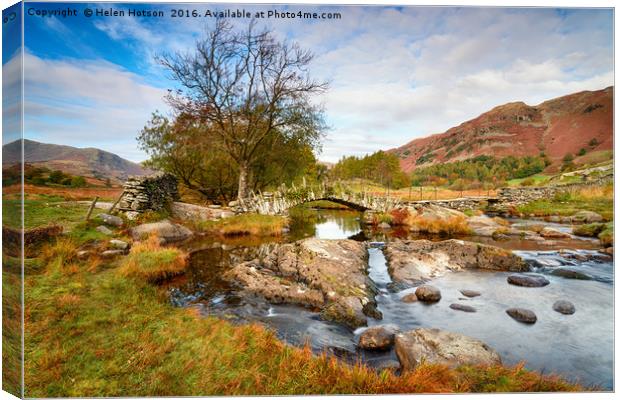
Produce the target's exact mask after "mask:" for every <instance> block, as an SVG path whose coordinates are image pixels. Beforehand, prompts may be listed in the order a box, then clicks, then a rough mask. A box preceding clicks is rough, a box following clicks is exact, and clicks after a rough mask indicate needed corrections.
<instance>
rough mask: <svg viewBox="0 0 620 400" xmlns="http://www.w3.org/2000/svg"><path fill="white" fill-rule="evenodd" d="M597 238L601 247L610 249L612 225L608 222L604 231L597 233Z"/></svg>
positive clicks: (612, 243) (612, 241) (612, 238)
mask: <svg viewBox="0 0 620 400" xmlns="http://www.w3.org/2000/svg"><path fill="white" fill-rule="evenodd" d="M598 238H599V239H600V241H601V245H603V246H604V247H610V246H613V245H614V224H613V222H610V223H608V224H606V226H605V229H603V231H602V232H601V233H599V235H598Z"/></svg>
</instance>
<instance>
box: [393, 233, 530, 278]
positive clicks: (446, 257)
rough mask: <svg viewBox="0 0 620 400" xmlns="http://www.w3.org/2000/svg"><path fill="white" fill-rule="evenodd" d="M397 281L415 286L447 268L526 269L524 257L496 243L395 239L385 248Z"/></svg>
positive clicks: (455, 269)
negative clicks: (490, 244)
mask: <svg viewBox="0 0 620 400" xmlns="http://www.w3.org/2000/svg"><path fill="white" fill-rule="evenodd" d="M385 256H386V259H387V261H388V271H389V272H390V275H391V277H392V280H393V281H394V282H398V283H405V284H408V285H410V286H416V285H419V284H421V283H424V282H426V281H427V280H429V279H431V278H434V277H437V276H440V275H442V274H444V273H445V272H447V271H460V270H463V269H488V270H494V271H515V272H517V271H527V270H528V269H529V268H528V266H527V264H526V263H525V261H523V259H521V257H519V256H517V255H515V254H513V253H512V252H511V251H509V250H505V249H502V248H499V247H495V246H489V245H484V244H480V243H474V242H467V241H463V240H455V239H451V240H444V241H441V242H432V241H430V240H393V241H391V242H389V243H388V244H387V245H386V247H385Z"/></svg>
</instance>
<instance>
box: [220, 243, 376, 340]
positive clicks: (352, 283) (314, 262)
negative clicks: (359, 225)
mask: <svg viewBox="0 0 620 400" xmlns="http://www.w3.org/2000/svg"><path fill="white" fill-rule="evenodd" d="M367 259H368V253H367V251H366V246H365V245H364V244H363V243H360V242H356V241H354V240H322V239H316V238H309V239H304V240H300V241H297V242H294V243H287V244H281V245H277V246H276V247H275V249H274V250H273V251H271V252H270V253H269V254H267V255H266V256H263V257H260V258H257V259H255V260H253V261H249V262H243V263H240V264H238V265H236V266H235V267H234V268H232V269H231V270H229V271H228V272H226V273H225V274H224V276H223V277H224V279H225V280H226V281H228V282H230V283H232V284H233V285H236V286H238V287H239V288H240V289H241V290H242V294H243V293H246V294H254V295H260V296H262V297H264V298H265V299H266V300H267V301H269V302H271V303H276V304H277V303H287V304H298V305H302V306H306V307H310V308H314V309H317V310H319V311H320V312H321V315H322V317H323V318H325V319H327V320H331V321H336V322H342V323H344V324H346V325H348V326H350V327H352V328H357V327H359V326H364V325H366V316H367V315H369V316H370V315H372V316H374V317H376V318H377V319H380V318H381V315H380V313H379V312H378V310H376V303H375V301H374V296H375V294H376V289H375V287H374V284H373V282H372V281H371V280H370V279H369V278H368V275H367V272H366V269H367Z"/></svg>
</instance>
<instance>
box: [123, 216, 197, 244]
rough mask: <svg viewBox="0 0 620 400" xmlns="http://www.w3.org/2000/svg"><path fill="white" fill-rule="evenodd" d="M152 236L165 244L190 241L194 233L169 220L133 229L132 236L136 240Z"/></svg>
mask: <svg viewBox="0 0 620 400" xmlns="http://www.w3.org/2000/svg"><path fill="white" fill-rule="evenodd" d="M151 235H155V236H157V237H159V238H160V240H161V241H162V242H164V243H173V242H180V241H183V240H186V239H189V238H190V237H191V236H192V235H193V232H192V231H191V230H189V229H187V228H186V227H184V226H183V225H179V224H174V223H172V222H170V221H168V220H167V219H165V220H162V221H159V222H152V223H148V224H142V225H138V226H136V227H134V228H131V236H132V238H133V239H134V240H142V239H146V238H148V237H149V236H151Z"/></svg>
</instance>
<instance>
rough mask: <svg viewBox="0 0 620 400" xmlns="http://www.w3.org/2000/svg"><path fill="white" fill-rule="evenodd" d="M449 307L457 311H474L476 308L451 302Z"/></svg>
mask: <svg viewBox="0 0 620 400" xmlns="http://www.w3.org/2000/svg"><path fill="white" fill-rule="evenodd" d="M450 308H451V309H453V310H458V311H465V312H476V309H475V308H474V307H472V306H468V305H465V304H458V303H452V304H450Z"/></svg>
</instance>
